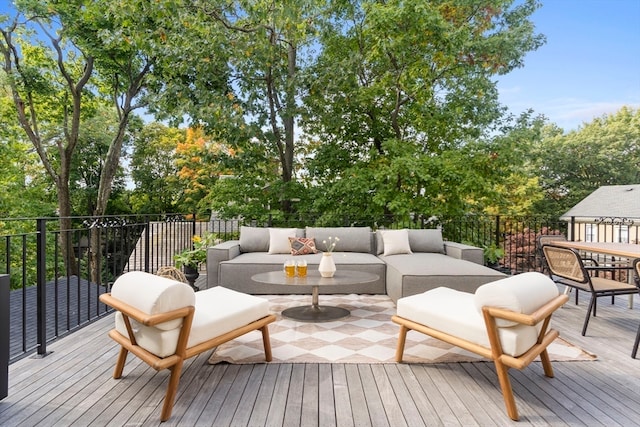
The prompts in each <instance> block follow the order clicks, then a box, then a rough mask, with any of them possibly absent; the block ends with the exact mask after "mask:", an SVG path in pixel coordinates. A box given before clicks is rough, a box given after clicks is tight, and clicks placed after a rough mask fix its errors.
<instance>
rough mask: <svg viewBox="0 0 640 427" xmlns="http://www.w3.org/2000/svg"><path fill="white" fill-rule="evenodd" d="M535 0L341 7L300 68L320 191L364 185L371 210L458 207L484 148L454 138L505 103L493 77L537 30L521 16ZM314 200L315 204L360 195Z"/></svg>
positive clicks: (532, 44) (481, 128)
mask: <svg viewBox="0 0 640 427" xmlns="http://www.w3.org/2000/svg"><path fill="white" fill-rule="evenodd" d="M537 7H538V4H537V2H536V1H535V0H528V1H524V2H518V3H517V4H514V2H513V1H511V0H487V1H482V2H478V1H474V0H456V1H427V0H416V1H412V2H406V1H400V0H391V1H385V2H378V1H362V2H353V3H352V7H351V8H350V9H349V8H345V9H344V12H345V13H344V15H343V18H342V19H341V20H336V21H335V28H334V29H333V30H332V31H327V32H325V33H323V38H322V46H323V49H322V52H321V54H320V56H319V58H318V61H317V64H316V65H315V67H313V68H312V69H311V70H310V71H311V73H310V74H309V77H308V87H309V91H308V94H307V96H306V97H305V99H304V101H305V108H306V113H305V116H304V117H305V118H306V120H305V121H304V129H305V130H306V132H307V134H309V135H313V139H314V140H316V141H318V143H317V151H316V152H315V153H314V156H313V158H312V159H310V161H309V164H308V168H309V170H310V174H311V179H312V180H314V181H316V182H321V183H324V184H326V188H325V189H323V190H322V191H324V192H326V193H328V194H336V195H340V194H349V193H354V192H357V193H359V194H360V195H363V196H364V195H368V196H369V197H368V203H367V205H366V206H365V209H369V210H370V212H371V213H372V214H374V215H381V214H384V213H395V214H400V215H405V216H406V215H408V214H409V213H410V212H424V213H427V215H432V214H442V213H461V212H465V211H466V210H468V209H469V203H468V202H469V200H473V199H477V198H478V197H481V196H482V194H480V193H482V192H483V191H484V189H485V186H483V185H482V181H483V179H482V176H479V174H478V168H477V166H478V165H477V163H478V162H482V161H483V157H482V156H484V153H483V152H480V153H478V154H479V155H480V156H481V157H480V158H473V157H470V156H473V155H475V151H474V150H472V149H469V148H465V147H466V146H467V145H468V144H469V141H473V140H474V139H478V138H479V137H481V136H483V135H487V134H488V133H489V132H491V130H492V129H495V128H496V125H497V124H498V122H497V121H498V120H499V119H500V118H501V117H502V115H503V114H504V111H503V108H502V107H501V106H500V104H499V102H498V96H497V90H496V83H495V81H494V80H495V76H497V75H500V74H505V73H508V72H509V71H511V70H512V69H514V68H516V67H519V66H521V65H522V64H523V58H524V56H525V54H526V53H527V52H529V51H531V50H534V49H536V48H537V47H539V46H540V45H541V43H542V42H543V41H544V38H543V37H542V36H540V35H536V34H535V32H534V28H533V24H532V23H531V22H530V21H529V20H528V18H529V16H530V15H531V14H532V13H533V11H534V10H535V9H536V8H537ZM456 183H457V187H456V185H455V184H456ZM338 200H339V201H340V202H341V203H336V202H337V201H338ZM323 203H324V205H323V206H322V207H321V208H322V210H323V211H324V212H327V210H326V209H331V205H333V209H332V210H333V211H334V212H338V211H340V210H341V211H344V210H345V209H352V210H353V211H358V210H359V209H361V206H362V205H360V207H359V206H358V205H357V204H355V205H350V203H349V199H347V200H344V199H336V200H334V201H332V202H329V203H326V201H323ZM356 203H360V201H359V199H356Z"/></svg>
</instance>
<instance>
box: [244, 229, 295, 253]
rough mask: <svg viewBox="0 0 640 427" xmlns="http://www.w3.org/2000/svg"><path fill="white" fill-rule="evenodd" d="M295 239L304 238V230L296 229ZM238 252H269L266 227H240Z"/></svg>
mask: <svg viewBox="0 0 640 427" xmlns="http://www.w3.org/2000/svg"><path fill="white" fill-rule="evenodd" d="M296 237H304V229H302V228H297V229H296ZM240 252H242V253H246V252H269V229H268V228H267V227H247V226H244V225H243V226H241V227H240Z"/></svg>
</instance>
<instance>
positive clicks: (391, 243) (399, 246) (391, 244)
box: [379, 229, 413, 256]
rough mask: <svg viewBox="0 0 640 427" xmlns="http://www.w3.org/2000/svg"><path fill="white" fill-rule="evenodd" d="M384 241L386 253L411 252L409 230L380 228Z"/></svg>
mask: <svg viewBox="0 0 640 427" xmlns="http://www.w3.org/2000/svg"><path fill="white" fill-rule="evenodd" d="M379 232H380V233H381V234H382V241H383V242H384V254H383V255H385V256H387V255H395V254H410V253H413V252H411V246H409V230H407V229H403V230H380V231H379Z"/></svg>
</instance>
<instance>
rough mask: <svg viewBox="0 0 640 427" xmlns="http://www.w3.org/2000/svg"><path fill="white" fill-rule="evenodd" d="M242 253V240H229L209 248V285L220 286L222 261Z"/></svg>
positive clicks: (210, 286)
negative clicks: (219, 273) (219, 271)
mask: <svg viewBox="0 0 640 427" xmlns="http://www.w3.org/2000/svg"><path fill="white" fill-rule="evenodd" d="M238 255H240V241H239V240H228V241H226V242H222V243H219V244H217V245H215V246H212V247H210V248H207V285H208V287H209V288H212V287H214V286H218V269H219V266H220V263H221V262H222V261H229V260H231V259H234V258H235V257H237V256H238Z"/></svg>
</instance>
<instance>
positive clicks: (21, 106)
mask: <svg viewBox="0 0 640 427" xmlns="http://www.w3.org/2000/svg"><path fill="white" fill-rule="evenodd" d="M114 3H116V2H87V1H82V0H76V1H72V2H58V1H54V0H51V1H37V0H23V1H18V2H16V5H17V7H18V8H19V10H20V11H21V12H20V13H18V14H16V15H15V17H14V18H13V19H12V20H11V21H10V22H9V24H8V26H6V27H5V28H3V29H2V30H1V34H2V39H1V40H0V53H1V54H2V66H3V71H4V73H5V75H6V76H7V78H8V82H9V86H10V88H11V93H12V98H13V101H14V107H15V112H16V114H17V117H18V121H19V123H20V126H21V127H22V129H23V130H24V132H25V133H26V135H27V137H28V139H29V140H30V142H31V143H32V144H33V146H34V148H35V150H36V152H37V153H38V156H39V157H40V160H41V161H42V164H43V166H44V167H45V169H46V171H47V173H48V175H49V176H50V178H51V179H52V180H53V182H54V183H55V186H56V190H57V197H58V206H59V207H58V210H59V214H60V226H61V228H62V229H63V230H64V229H70V216H71V214H72V211H71V197H70V190H69V181H70V170H71V163H72V159H73V157H74V155H75V153H76V149H77V146H78V141H79V135H80V127H81V124H82V121H83V118H88V117H90V116H91V115H92V114H93V111H94V109H95V104H94V99H95V98H96V97H100V96H102V95H104V96H106V97H107V99H110V100H111V101H112V105H113V106H114V108H115V109H116V111H117V115H118V126H117V128H116V129H115V131H114V132H113V134H112V138H111V143H110V145H109V149H108V150H107V152H106V153H105V156H104V161H103V167H102V170H101V175H100V183H99V187H98V192H97V197H96V204H95V210H94V212H93V214H96V215H101V214H103V213H104V212H105V210H106V207H107V201H108V199H109V195H110V192H111V184H112V182H113V179H114V177H115V175H116V171H117V168H118V164H119V161H120V156H121V152H122V143H123V140H124V136H125V132H126V128H127V124H128V122H129V119H130V117H131V113H132V111H133V110H134V109H135V108H137V107H139V106H140V105H137V104H136V103H135V100H136V99H138V97H139V96H140V94H141V91H142V90H143V88H144V83H145V77H146V75H147V74H148V73H149V72H150V69H151V64H152V59H151V58H149V57H147V56H145V55H144V54H142V53H141V51H140V50H139V46H137V45H136V43H135V40H136V38H134V37H131V39H129V40H127V39H126V36H127V34H126V27H127V26H126V25H124V23H125V18H124V17H123V16H122V15H119V14H117V13H105V11H107V10H108V11H111V12H114V11H115V12H117V11H118V9H117V7H118V5H117V4H114ZM108 18H111V20H109V19H108ZM139 39H140V37H138V40H139ZM147 39H149V37H147ZM123 41H124V42H123ZM126 41H129V43H127V42H126ZM92 77H93V79H92ZM61 240H62V241H61V244H62V248H63V254H64V255H63V256H64V259H65V262H66V265H67V268H68V269H69V270H70V271H71V272H73V270H74V268H75V263H74V262H72V260H73V256H74V255H73V248H72V245H71V242H70V241H69V236H68V235H67V234H66V233H62V235H61ZM96 240H97V239H96ZM94 249H97V248H94Z"/></svg>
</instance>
